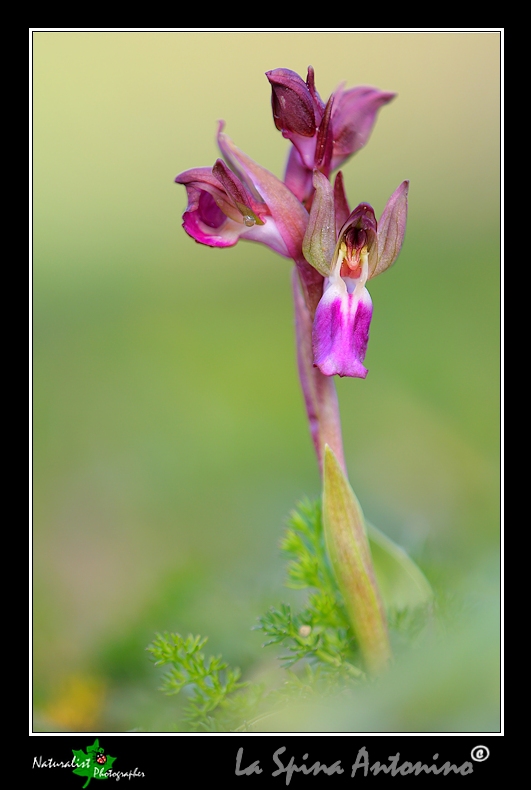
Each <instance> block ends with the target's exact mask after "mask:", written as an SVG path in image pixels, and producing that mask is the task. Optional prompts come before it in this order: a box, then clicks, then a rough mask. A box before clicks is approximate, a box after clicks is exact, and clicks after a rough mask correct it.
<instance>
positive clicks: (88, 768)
mask: <svg viewBox="0 0 531 790" xmlns="http://www.w3.org/2000/svg"><path fill="white" fill-rule="evenodd" d="M72 754H73V755H74V760H75V763H76V767H75V768H74V771H73V772H74V773H75V774H77V775H78V776H86V777H87V781H86V782H85V784H84V785H83V788H85V787H87V786H88V784H89V783H90V780H91V779H109V778H110V776H109V775H108V774H109V773H111V774H112V771H111V768H112V764H113V763H114V761H115V760H116V757H111V756H110V755H108V754H105V750H104V749H103V747H102V746H100V742H99V740H98V739H97V738H96V740H95V741H94V743H93V744H92V746H87V753H86V754H85V752H84V751H83V750H82V749H78V750H76V749H72Z"/></svg>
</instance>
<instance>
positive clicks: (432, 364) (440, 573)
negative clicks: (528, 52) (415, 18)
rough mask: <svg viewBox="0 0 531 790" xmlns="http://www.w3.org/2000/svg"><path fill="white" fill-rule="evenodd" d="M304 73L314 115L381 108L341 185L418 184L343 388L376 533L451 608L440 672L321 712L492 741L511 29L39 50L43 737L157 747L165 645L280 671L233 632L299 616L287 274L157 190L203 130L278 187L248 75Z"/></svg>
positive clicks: (160, 37) (252, 671)
mask: <svg viewBox="0 0 531 790" xmlns="http://www.w3.org/2000/svg"><path fill="white" fill-rule="evenodd" d="M309 64H311V65H313V67H314V69H315V74H316V84H317V88H318V90H319V92H320V94H321V96H322V97H323V98H324V99H325V100H326V98H327V97H328V96H329V94H330V93H331V92H332V91H333V90H334V89H335V88H336V87H337V86H338V84H339V83H340V82H342V81H345V82H346V85H347V87H352V86H354V85H358V84H368V85H374V86H376V87H378V88H380V89H382V90H393V91H396V92H397V93H398V97H397V98H396V99H395V100H394V101H393V102H392V103H391V104H390V105H388V106H387V107H385V108H383V109H382V110H381V112H380V115H379V119H378V122H377V124H376V126H375V129H374V132H373V134H372V137H371V139H370V141H369V143H368V145H367V147H366V148H365V149H363V150H362V151H360V152H359V153H358V154H356V155H355V156H354V157H353V158H352V159H351V160H350V161H349V162H348V163H347V164H346V165H345V166H344V167H343V172H344V176H345V181H346V188H347V193H348V195H349V200H350V203H351V206H354V205H356V204H357V203H359V202H361V201H367V202H370V203H371V204H372V205H373V206H374V208H375V211H376V214H377V216H379V215H380V214H381V212H382V210H383V207H384V205H385V202H386V200H387V198H388V197H389V195H390V194H391V193H392V192H393V190H394V189H395V188H396V187H397V186H398V184H399V183H400V182H401V181H402V180H403V179H405V178H408V179H410V182H411V186H410V214H409V221H408V230H407V234H406V240H405V244H404V247H403V250H402V253H401V255H400V258H399V261H398V262H397V264H396V265H395V266H394V267H393V269H392V270H391V271H389V272H388V273H386V274H385V276H384V277H379V278H377V279H376V280H375V281H374V282H371V286H370V291H371V295H372V298H373V303H374V316H373V322H372V328H371V341H370V344H369V349H368V353H367V358H366V365H367V367H368V368H369V371H370V372H369V375H368V377H367V379H366V380H365V381H361V380H357V379H354V380H352V379H350V380H340V381H338V390H339V396H340V401H341V409H342V416H343V423H344V439H345V445H346V454H347V462H348V467H349V472H350V478H351V482H352V484H353V487H354V489H355V491H356V493H357V495H358V497H359V499H360V501H361V503H362V505H363V507H364V510H365V513H366V515H367V517H368V518H370V520H372V521H373V522H374V523H375V524H377V525H378V526H379V527H380V528H381V529H383V530H384V531H386V532H387V533H388V534H389V535H390V536H391V537H393V538H394V539H396V540H397V541H399V542H401V543H402V545H404V546H405V547H406V548H407V549H408V550H409V551H410V552H411V554H412V556H413V557H414V558H415V559H416V560H417V561H418V562H419V564H420V565H421V567H422V568H423V569H424V571H425V572H426V574H427V575H428V577H429V578H430V580H431V581H432V583H433V584H434V585H435V586H436V587H437V589H438V590H440V591H441V594H442V595H443V597H444V598H445V599H452V600H453V599H455V600H457V601H458V602H459V606H460V607H461V608H462V609H463V610H464V614H463V617H464V618H465V619H464V625H463V624H461V630H460V631H459V635H457V636H456V635H453V636H449V640H450V641H451V640H453V641H452V648H451V650H452V651H453V652H451V655H452V656H453V658H451V659H449V664H450V667H449V668H448V662H445V664H444V667H445V672H441V673H438V672H437V670H436V668H435V669H433V671H431V670H430V661H431V660H433V662H435V665H436V663H437V660H438V655H439V652H440V651H437V650H432V653H429V652H428V653H427V654H426V655H427V659H426V660H424V659H423V660H422V661H421V663H420V664H419V666H420V665H421V664H422V666H423V667H424V668H425V671H424V675H423V674H422V672H420V671H419V672H416V671H415V672H412V671H411V667H410V668H409V669H408V668H407V667H406V668H404V667H403V666H402V667H399V668H398V669H397V670H396V672H398V673H400V672H402V674H401V675H400V674H398V675H397V677H396V678H395V681H393V677H394V675H393V676H390V677H391V679H390V680H389V681H388V683H390V684H391V686H392V688H394V689H398V688H400V689H401V691H400V693H398V692H397V693H396V694H394V696H393V694H391V695H389V693H388V692H389V689H386V688H384V689H383V690H382V691H381V695H383V696H382V697H381V699H382V700H384V699H385V704H383V703H382V705H380V707H378V706H376V708H375V706H374V705H371V704H369V705H368V708H370V709H371V711H372V712H371V714H370V717H369V718H368V719H366V718H364V713H363V710H364V708H363V706H362V707H361V708H360V709H359V710H358V711H357V713H356V717H357V718H355V719H349V714H348V711H347V712H345V711H342V712H341V716H343V718H341V720H340V723H339V724H338V722H337V721H335V723H334V722H330V721H328V719H326V717H325V718H323V719H322V720H319V721H322V722H323V725H322V726H323V727H325V726H328V725H330V728H331V729H334V726H335V727H336V729H337V728H339V729H345V730H349V729H354V730H361V731H363V730H364V729H370V728H372V729H373V730H374V731H380V730H386V729H389V728H391V729H393V728H396V727H398V728H400V729H401V730H403V731H410V730H415V729H421V730H427V731H429V730H431V729H438V728H440V727H442V728H446V729H449V730H450V731H457V730H458V729H461V728H465V729H466V728H468V730H478V731H479V730H488V731H492V730H495V729H496V727H497V723H496V716H495V710H496V702H497V682H498V681H497V671H496V667H497V655H498V648H497V635H498V619H497V615H496V614H495V611H496V610H495V601H496V598H497V568H498V561H497V555H498V546H499V503H498V499H499V447H498V439H499V333H500V330H499V279H500V272H499V266H500V253H499V238H500V232H499V229H500V209H499V201H500V194H499V172H500V151H499V137H500V85H499V70H500V37H499V34H497V33H428V32H425V33H356V32H345V33H332V32H323V33H309V32H269V33H266V32H233V33H230V32H152V33H147V32H138V33H136V32H109V33H104V32H101V33H99V32H35V33H34V34H33V69H34V71H33V113H34V115H33V131H34V162H33V179H34V180H33V187H34V225H33V243H34V281H33V284H34V305H33V306H34V541H33V552H34V554H33V569H34V638H33V646H34V661H33V668H34V689H35V710H36V713H35V724H34V726H35V729H36V730H43V731H69V730H74V731H78V730H101V731H127V730H130V729H134V728H136V729H138V730H167V729H171V728H172V727H173V726H174V722H175V720H176V719H177V715H176V707H175V706H176V703H175V700H172V699H169V698H165V697H163V696H162V695H161V694H160V693H159V692H157V690H156V689H157V686H158V683H159V679H158V676H157V672H156V671H155V670H154V669H153V667H152V666H151V665H150V662H149V660H148V655H147V653H146V652H145V647H146V645H147V644H148V643H149V642H150V641H151V639H152V638H153V635H154V633H155V631H157V630H178V631H180V632H183V633H188V632H190V631H191V632H193V633H201V634H203V635H206V636H209V645H208V647H210V648H211V650H212V652H215V653H217V652H223V654H224V655H225V657H226V658H227V659H228V660H229V661H231V662H232V663H236V664H237V665H239V666H240V667H242V669H243V670H244V672H245V673H246V675H247V676H248V677H261V676H268V673H269V674H270V675H271V676H274V675H275V669H274V667H275V665H276V658H275V654H274V652H268V651H274V649H273V648H268V649H267V650H262V648H261V642H262V640H261V638H260V636H259V635H258V634H257V633H255V632H253V631H251V630H250V628H251V626H252V625H253V624H254V622H255V619H256V616H257V615H258V614H260V613H261V612H262V611H264V609H265V608H266V607H267V606H268V605H270V604H274V603H278V602H279V601H281V600H285V599H289V595H290V594H289V593H287V592H285V590H283V589H282V581H283V573H284V569H283V560H282V559H281V558H280V556H279V550H278V544H279V539H280V537H281V535H282V533H283V528H284V520H285V516H286V515H287V513H288V512H289V510H290V509H291V507H292V506H293V505H294V504H295V502H296V501H297V500H298V499H300V498H301V497H303V496H305V495H307V496H310V497H315V496H318V495H319V478H318V473H317V468H316V464H315V461H314V457H313V451H312V445H311V442H310V439H309V434H308V430H307V426H306V422H305V415H304V411H303V405H302V397H301V394H300V391H299V388H298V380H297V375H296V369H295V356H294V355H295V350H294V338H293V335H294V332H293V315H292V306H291V296H290V263H289V261H286V260H285V259H283V258H280V257H279V256H276V255H275V254H274V253H273V252H271V251H270V250H268V249H267V248H262V247H261V246H260V245H257V244H252V243H247V242H242V243H240V244H238V245H237V246H236V247H233V248H231V249H224V250H223V249H209V248H207V247H204V246H201V245H198V244H196V243H195V242H194V241H192V240H191V239H190V238H188V237H187V236H186V234H185V233H184V231H183V230H182V228H181V214H182V211H183V210H184V207H185V205H186V195H185V190H184V188H183V187H181V186H178V185H176V184H174V183H173V179H174V177H175V175H176V174H177V173H179V172H181V171H182V170H185V169H188V168H190V167H195V166H206V165H212V164H213V163H214V161H215V159H216V157H217V156H218V151H217V149H216V144H215V132H216V124H217V121H218V119H221V118H223V119H224V120H225V121H226V129H225V131H226V132H227V134H228V135H229V136H230V137H231V138H232V139H233V140H234V141H235V143H236V144H237V145H238V146H239V147H240V148H242V149H243V150H244V151H245V152H246V153H248V154H249V155H250V156H251V157H253V158H254V159H255V160H257V161H258V162H260V163H261V164H262V165H264V166H265V167H267V168H268V169H270V170H271V171H273V172H274V173H276V174H277V175H279V176H282V174H283V170H284V164H285V159H286V156H287V152H288V145H289V144H288V141H286V140H284V139H283V138H282V136H281V135H280V133H279V132H277V131H276V129H275V127H274V124H273V120H272V116H271V107H270V89H269V83H268V82H267V79H266V77H265V76H264V72H265V71H267V70H269V69H273V68H277V67H287V68H291V69H293V70H295V71H297V72H298V73H299V74H301V75H302V76H305V74H306V69H307V67H308V65H309ZM467 618H468V619H467ZM475 629H476V630H475ZM463 634H464V636H463ZM430 656H431V658H430ZM417 658H418V657H417ZM452 661H453V662H454V663H453V664H452ZM426 662H427V663H426ZM435 665H434V666H435ZM478 667H481V671H482V672H483V674H482V675H481V674H480V676H478V673H477V668H478ZM426 672H428V675H426ZM408 673H409V674H408ZM439 675H440V680H436V679H435V678H439ZM425 676H426V677H429V678H430V683H432V682H433V683H435V684H436V685H437V684H438V685H437V688H436V689H435V691H434V692H433V694H431V693H426V692H425V688H424V686H423V685H422V683H423V682H425V681H426V677H425ZM478 677H479V679H478ZM445 684H446V685H445ZM449 689H451V692H449V691H448V690H449ZM432 690H433V689H432ZM375 693H376V692H375ZM378 693H380V692H378ZM393 693H394V692H393ZM452 695H453V696H452ZM454 697H455V699H454ZM452 700H453V701H452ZM485 700H487V702H486V701H485ZM441 706H442V707H441ZM375 709H377V710H378V711H380V713H379V714H378V715H376V714H375V713H374V711H375ZM360 711H361V712H360ZM375 715H376V720H375V718H374V717H375ZM378 716H379V718H378ZM332 718H333V717H332ZM294 721H295V720H294ZM282 726H283V727H287V726H289V725H287V724H286V722H282ZM294 726H295V724H294ZM316 729H319V725H318V724H316ZM371 731H372V730H371Z"/></svg>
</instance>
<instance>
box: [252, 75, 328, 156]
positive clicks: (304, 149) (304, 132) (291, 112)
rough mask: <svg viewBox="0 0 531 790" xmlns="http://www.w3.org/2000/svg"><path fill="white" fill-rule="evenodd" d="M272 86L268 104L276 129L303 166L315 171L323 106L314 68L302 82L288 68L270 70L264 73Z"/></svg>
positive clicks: (300, 78)
mask: <svg viewBox="0 0 531 790" xmlns="http://www.w3.org/2000/svg"><path fill="white" fill-rule="evenodd" d="M266 77H267V79H268V80H269V82H270V84H271V104H272V108H273V119H274V121H275V126H276V127H277V129H278V130H279V131H281V132H282V135H283V136H284V137H286V138H287V139H288V140H291V142H292V143H293V145H294V146H295V148H296V149H297V151H298V152H299V156H300V157H301V161H302V163H303V164H304V166H305V167H306V168H307V169H309V170H310V171H312V170H313V169H314V159H315V145H316V141H317V130H318V127H319V123H320V121H321V118H322V115H323V111H324V105H323V103H322V101H321V99H320V97H319V94H318V93H317V91H316V90H315V81H314V74H313V69H312V68H311V67H309V69H308V79H307V82H304V80H303V79H302V77H300V76H299V75H298V74H297V73H296V72H295V71H291V69H273V70H272V71H267V72H266Z"/></svg>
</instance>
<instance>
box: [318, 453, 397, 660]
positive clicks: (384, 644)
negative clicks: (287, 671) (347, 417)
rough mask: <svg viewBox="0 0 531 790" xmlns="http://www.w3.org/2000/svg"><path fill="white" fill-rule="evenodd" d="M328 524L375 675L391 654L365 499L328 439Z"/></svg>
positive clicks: (339, 575) (336, 564)
mask: <svg viewBox="0 0 531 790" xmlns="http://www.w3.org/2000/svg"><path fill="white" fill-rule="evenodd" d="M323 526H324V534H325V540H326V547H327V550H328V554H329V557H330V561H331V563H332V567H333V569H334V573H335V575H336V579H337V583H338V585H339V589H340V590H341V592H342V594H343V600H344V601H345V606H346V609H347V612H348V615H349V619H350V622H351V625H352V628H353V631H354V634H355V635H356V637H357V640H358V644H359V646H360V649H361V652H362V655H363V658H364V660H365V664H366V666H367V669H368V670H369V672H370V673H371V674H379V673H380V672H382V671H383V670H384V669H385V668H386V667H387V665H388V664H389V661H390V658H391V649H390V645H389V636H388V633H387V622H386V616H385V609H384V606H383V603H382V601H381V598H380V594H379V590H378V584H377V582H376V578H375V573H374V568H373V564H372V559H371V552H370V549H369V543H368V540H367V534H366V531H365V526H364V518H363V512H362V510H361V507H360V503H359V502H358V500H357V497H356V495H355V494H354V491H353V490H352V488H351V487H350V483H349V482H348V480H347V477H346V476H345V473H344V471H343V469H342V467H341V465H340V464H339V462H338V460H337V458H336V456H335V455H334V452H333V450H332V449H331V448H330V447H329V445H328V444H326V445H325V450H324V465H323Z"/></svg>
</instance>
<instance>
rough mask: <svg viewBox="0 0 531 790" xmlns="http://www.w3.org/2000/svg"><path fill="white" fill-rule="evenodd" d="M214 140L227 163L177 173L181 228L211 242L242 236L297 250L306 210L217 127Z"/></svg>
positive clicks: (289, 252) (293, 253) (292, 253)
mask: <svg viewBox="0 0 531 790" xmlns="http://www.w3.org/2000/svg"><path fill="white" fill-rule="evenodd" d="M218 144H219V147H220V149H221V152H222V154H223V156H224V157H225V159H226V160H227V162H228V165H230V167H229V166H228V165H227V164H226V162H225V161H223V159H218V160H217V161H216V163H215V164H214V166H213V167H212V168H209V167H196V168H193V169H191V170H186V171H185V172H184V173H180V174H179V175H178V176H176V178H175V181H176V183H178V184H184V186H185V187H186V192H187V196H188V206H187V208H186V211H185V212H184V214H183V228H184V229H185V231H186V232H187V233H188V235H189V236H191V237H192V238H193V239H195V241H197V242H199V243H200V244H207V245H208V246H210V247H231V246H233V245H234V244H236V243H237V241H238V240H239V239H240V238H242V239H247V240H249V241H258V242H262V243H263V244H266V245H267V246H268V247H270V248H271V249H273V250H275V252H278V253H280V255H284V256H285V257H288V258H296V257H297V256H300V255H301V245H302V239H303V236H304V232H305V230H306V225H307V223H308V212H307V211H306V209H305V208H304V207H303V206H302V205H301V203H300V202H299V201H298V200H297V198H296V197H295V196H294V195H293V193H292V192H291V191H290V190H289V189H288V188H287V187H286V185H285V184H284V183H283V182H282V181H280V180H279V179H278V178H276V176H274V175H273V174H272V173H270V172H269V171H268V170H266V169H265V168H263V167H261V166H260V165H258V164H257V163H256V162H253V160H252V159H250V158H249V157H248V156H247V155H246V154H244V153H243V151H240V150H239V149H238V148H237V147H236V146H235V145H234V144H233V143H232V141H231V140H230V139H229V138H228V137H227V136H226V135H225V134H223V124H222V123H220V125H219V129H218Z"/></svg>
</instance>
